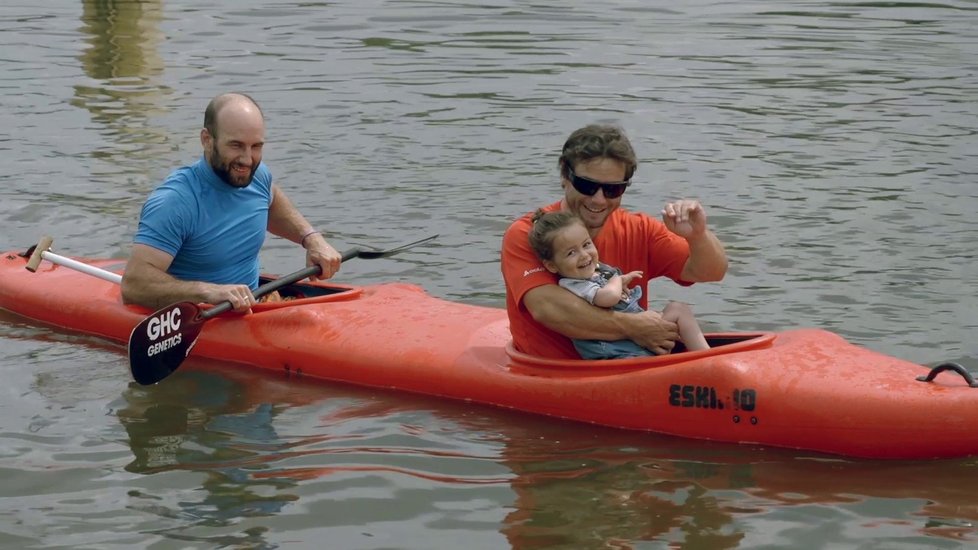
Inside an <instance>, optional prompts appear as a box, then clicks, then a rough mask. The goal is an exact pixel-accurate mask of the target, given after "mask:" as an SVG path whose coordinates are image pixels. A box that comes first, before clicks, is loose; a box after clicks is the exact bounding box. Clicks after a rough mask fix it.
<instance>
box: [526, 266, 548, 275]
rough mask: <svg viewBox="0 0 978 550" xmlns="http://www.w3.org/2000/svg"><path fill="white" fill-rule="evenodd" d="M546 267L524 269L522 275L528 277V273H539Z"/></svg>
mask: <svg viewBox="0 0 978 550" xmlns="http://www.w3.org/2000/svg"><path fill="white" fill-rule="evenodd" d="M546 269H547V268H545V267H535V268H533V269H527V270H526V271H524V272H523V276H524V277H529V276H530V275H533V274H534V273H539V272H541V271H545V270H546Z"/></svg>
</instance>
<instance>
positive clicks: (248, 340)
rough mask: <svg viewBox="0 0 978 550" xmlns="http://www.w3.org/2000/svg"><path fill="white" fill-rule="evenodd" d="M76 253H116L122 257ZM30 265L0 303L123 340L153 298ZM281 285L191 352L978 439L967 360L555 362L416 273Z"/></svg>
mask: <svg viewBox="0 0 978 550" xmlns="http://www.w3.org/2000/svg"><path fill="white" fill-rule="evenodd" d="M82 261H83V262H84V263H85V264H87V265H91V266H95V267H96V268H100V269H104V270H107V271H109V272H113V273H117V274H118V273H121V272H122V270H123V269H124V268H125V262H124V261H123V260H82ZM26 264H27V258H25V257H24V256H23V255H22V254H21V253H20V252H7V253H4V254H3V258H2V261H0V308H3V309H6V310H9V311H11V312H14V313H16V314H19V315H21V316H23V317H27V318H30V319H34V320H36V321H38V322H41V323H45V324H48V325H53V326H55V327H60V328H63V329H67V330H70V331H75V332H79V333H85V334H91V335H95V336H100V337H103V338H107V339H109V340H112V341H116V342H127V341H128V340H129V339H130V334H131V333H132V332H133V328H134V327H136V326H137V325H139V324H140V323H141V322H142V321H143V320H144V319H146V318H147V316H148V315H149V314H150V313H152V312H151V311H149V310H147V309H144V308H140V307H135V306H126V305H123V304H122V301H121V298H120V290H119V286H118V285H117V284H116V283H113V282H109V281H105V280H101V279H98V278H95V277H93V276H91V275H90V274H85V273H81V272H79V271H78V270H77V269H75V268H69V267H65V266H63V265H55V264H51V263H49V262H43V263H42V264H41V265H40V267H39V268H38V269H37V271H36V272H33V273H32V272H30V271H28V270H27V269H25V266H26ZM282 293H283V295H285V296H286V297H289V298H292V299H291V300H289V301H284V302H277V303H263V304H259V305H258V306H256V307H255V308H253V312H252V313H250V314H247V315H240V314H233V313H228V314H224V315H221V316H217V317H214V318H213V319H212V320H210V321H209V322H208V323H206V325H204V326H203V327H202V331H201V332H200V337H199V340H197V343H196V346H195V347H194V348H193V355H195V356H201V357H209V358H214V359H219V360H223V361H231V362H236V363H240V364H243V365H249V366H253V367H259V368H264V369H270V370H275V371H283V372H286V373H289V374H291V375H293V376H296V377H298V379H299V380H301V378H302V377H310V378H317V379H322V380H331V381H342V382H348V383H352V384H358V385H363V386H372V387H381V388H393V389H398V390H404V391H409V392H416V393H420V394H427V395H433V396H439V397H446V398H451V399H460V400H465V401H471V402H477V403H484V404H489V405H496V406H500V407H506V408H510V409H516V410H521V411H526V412H528V413H537V414H544V415H550V416H555V417H561V418H566V419H570V420H576V421H582V422H590V423H594V424H600V425H605V426H612V427H617V428H624V429H630V430H644V431H650V432H657V433H663V434H672V435H676V436H682V437H690V438H698V439H707V440H713V441H724V442H731V443H751V444H763V445H771V446H777V447H786V448H794V449H807V450H812V451H820V452H825V453H833V454H838V455H846V456H852V457H865V458H881V459H931V458H948V457H961V456H969V455H976V454H978V429H975V426H974V420H975V419H976V418H978V388H975V387H971V386H972V385H974V380H973V379H972V378H971V376H970V374H969V373H967V372H966V371H964V370H963V369H961V367H960V366H958V365H956V364H953V363H949V364H945V365H941V366H939V367H935V368H934V369H930V368H927V367H924V366H921V365H917V364H914V363H910V362H907V361H904V360H901V359H898V358H894V357H890V356H887V355H884V354H881V353H876V352H873V351H870V350H867V349H865V348H861V347H858V346H855V345H853V344H851V343H848V342H847V341H845V340H844V339H843V338H841V337H840V336H838V335H835V334H833V333H830V332H827V331H824V330H815V329H803V330H787V331H784V332H774V333H720V334H708V335H707V339H708V341H709V342H710V344H711V346H712V349H709V350H704V351H694V352H676V353H673V354H671V355H667V356H660V357H650V358H637V359H621V360H603V361H557V360H545V359H540V358H535V357H530V356H527V355H525V354H522V353H519V352H517V351H515V350H514V349H513V347H512V344H511V340H510V334H509V325H508V320H507V318H506V312H505V310H503V309H498V308H489V307H481V306H474V305H467V304H463V303H458V302H452V301H447V300H443V299H439V298H436V297H433V296H430V295H428V294H427V293H426V292H425V291H424V290H423V289H422V288H421V287H419V286H415V285H411V284H402V283H391V284H377V285H365V286H350V285H341V284H325V283H306V284H293V285H289V286H286V287H283V289H282ZM120 375H121V373H120ZM174 376H179V374H174ZM162 383H166V382H165V381H164V382H162Z"/></svg>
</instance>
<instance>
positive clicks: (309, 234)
mask: <svg viewBox="0 0 978 550" xmlns="http://www.w3.org/2000/svg"><path fill="white" fill-rule="evenodd" d="M322 234H323V233H322V231H317V230H315V229H310V230H309V231H306V232H305V233H303V234H302V237H301V238H300V239H299V246H301V247H302V248H305V247H306V240H307V239H309V237H312V236H313V235H322Z"/></svg>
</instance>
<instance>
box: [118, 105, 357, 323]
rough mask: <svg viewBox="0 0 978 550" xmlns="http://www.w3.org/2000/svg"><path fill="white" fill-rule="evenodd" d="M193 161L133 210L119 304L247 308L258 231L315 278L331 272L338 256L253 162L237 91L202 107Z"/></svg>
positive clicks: (260, 126)
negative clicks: (295, 248) (282, 242)
mask: <svg viewBox="0 0 978 550" xmlns="http://www.w3.org/2000/svg"><path fill="white" fill-rule="evenodd" d="M200 144H201V146H202V147H203V150H204V154H203V156H202V157H201V158H200V159H199V160H198V161H197V162H196V163H194V164H192V165H190V166H185V167H183V168H179V169H177V170H175V171H174V172H173V173H171V174H170V175H169V176H168V177H167V178H166V181H164V182H163V184H162V185H161V186H159V187H158V188H156V190H154V191H153V192H152V193H151V194H150V196H149V198H148V199H147V200H146V203H145V204H144V205H143V209H142V213H141V214H140V218H139V228H138V229H137V231H136V236H135V238H134V239H133V245H132V252H131V254H130V257H129V263H128V264H127V266H126V271H125V274H124V275H123V277H122V300H123V302H125V303H127V304H139V305H142V306H146V307H149V308H153V309H156V308H160V307H163V306H166V305H169V304H172V303H174V302H180V301H192V302H198V303H199V302H203V303H209V304H219V303H221V302H224V301H226V300H227V301H230V302H231V304H233V306H234V309H235V311H246V310H247V309H248V308H250V307H251V306H252V305H254V304H255V297H254V295H253V294H252V291H254V290H255V289H257V288H258V275H259V262H258V253H259V251H260V250H261V247H262V244H263V243H264V242H265V232H266V231H269V232H271V233H272V234H274V235H278V236H279V237H283V238H285V239H289V240H291V241H293V242H295V243H298V244H300V245H301V246H302V247H303V248H305V249H306V264H307V265H314V264H318V265H319V266H321V267H322V270H323V272H322V275H320V278H322V279H326V278H329V277H332V276H333V274H335V273H336V272H337V271H338V270H339V268H340V254H339V252H337V251H336V249H334V248H333V247H332V246H330V245H329V243H327V242H326V239H325V238H323V235H322V234H321V233H319V232H318V231H316V230H315V229H314V228H313V227H312V226H311V225H310V224H309V222H307V221H306V219H305V218H304V217H303V216H302V214H301V213H299V211H298V210H296V208H295V207H294V206H293V205H292V202H291V201H289V199H288V197H287V196H286V195H285V192H284V191H282V189H281V188H280V187H279V186H278V185H276V184H275V183H273V181H272V173H271V171H270V170H269V169H268V166H266V165H265V164H264V163H263V162H262V147H263V146H264V145H265V118H264V116H263V115H262V112H261V108H260V107H259V106H258V104H257V103H256V102H255V100H253V99H252V98H251V97H249V96H247V95H245V94H238V93H229V94H222V95H219V96H217V97H215V98H214V99H212V100H211V102H210V103H209V104H208V105H207V109H206V110H205V111H204V127H203V129H201V131H200Z"/></svg>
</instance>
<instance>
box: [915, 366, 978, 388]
mask: <svg viewBox="0 0 978 550" xmlns="http://www.w3.org/2000/svg"><path fill="white" fill-rule="evenodd" d="M946 370H953V371H954V372H956V373H958V374H960V375H961V376H962V377H963V378H964V381H965V382H967V383H968V385H969V386H971V387H972V388H978V382H975V377H974V376H971V373H970V372H968V371H967V370H966V369H965V368H964V367H962V366H961V365H959V364H958V363H952V362H950V361H949V362H947V363H941V364H940V365H937V366H936V367H934V368H932V369H930V372H929V373H928V374H927V376H918V377H917V380H920V381H921V382H933V381H934V378H935V377H937V375H938V374H941V373H942V372H944V371H946Z"/></svg>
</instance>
